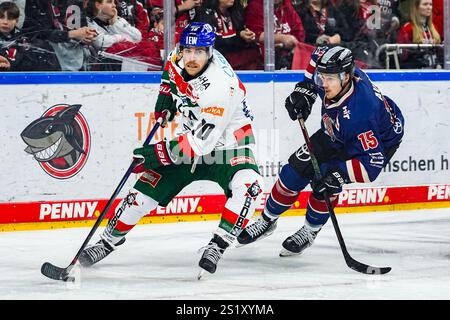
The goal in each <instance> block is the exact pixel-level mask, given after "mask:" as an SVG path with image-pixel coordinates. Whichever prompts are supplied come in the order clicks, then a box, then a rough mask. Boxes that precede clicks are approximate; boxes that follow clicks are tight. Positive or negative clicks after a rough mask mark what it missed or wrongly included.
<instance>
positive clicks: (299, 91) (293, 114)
mask: <svg viewBox="0 0 450 320" xmlns="http://www.w3.org/2000/svg"><path fill="white" fill-rule="evenodd" d="M316 99H317V93H316V88H315V86H314V85H313V84H312V83H309V82H304V81H303V82H299V83H297V84H296V85H295V89H294V91H293V92H292V93H291V94H290V95H289V97H287V98H286V102H285V105H284V106H285V107H286V109H287V112H288V113H289V117H290V118H291V119H292V120H297V119H298V118H300V117H301V118H303V120H305V121H306V119H307V118H308V117H309V115H310V113H311V108H312V106H313V104H314V102H315V101H316Z"/></svg>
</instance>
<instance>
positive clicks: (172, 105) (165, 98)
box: [155, 93, 177, 128]
mask: <svg viewBox="0 0 450 320" xmlns="http://www.w3.org/2000/svg"><path fill="white" fill-rule="evenodd" d="M164 110H167V111H169V118H168V119H166V120H164V122H163V123H162V124H161V127H163V128H164V127H165V126H166V125H167V122H170V121H172V120H173V118H174V117H175V114H176V113H177V106H176V101H174V100H173V99H172V96H171V95H170V94H169V95H165V94H162V93H160V94H159V95H158V99H157V100H156V105H155V119H158V118H159V117H160V116H161V113H162V112H163V111H164Z"/></svg>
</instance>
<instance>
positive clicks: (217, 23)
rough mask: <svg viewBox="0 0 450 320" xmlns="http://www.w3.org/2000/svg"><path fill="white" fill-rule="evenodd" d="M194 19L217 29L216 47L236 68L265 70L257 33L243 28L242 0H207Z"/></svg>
mask: <svg viewBox="0 0 450 320" xmlns="http://www.w3.org/2000/svg"><path fill="white" fill-rule="evenodd" d="M195 20H196V21H199V22H206V23H209V24H210V25H211V26H213V27H214V29H215V33H216V41H215V45H214V48H215V49H217V50H218V51H219V52H220V53H222V54H223V55H224V56H225V58H226V59H227V60H228V62H229V63H230V65H231V66H232V67H233V69H235V70H258V69H263V65H262V62H261V56H260V51H259V47H258V45H257V42H256V37H255V33H254V32H253V31H251V30H250V29H248V28H246V27H245V25H244V8H243V7H242V5H241V2H240V1H239V0H206V1H205V2H204V3H203V6H202V8H201V10H200V12H199V14H198V16H197V17H196V18H195ZM255 57H257V58H255Z"/></svg>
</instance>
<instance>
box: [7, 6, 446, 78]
mask: <svg viewBox="0 0 450 320" xmlns="http://www.w3.org/2000/svg"><path fill="white" fill-rule="evenodd" d="M173 1H174V8H175V12H174V15H175V41H177V40H178V37H179V35H180V33H181V30H182V29H183V28H184V27H185V26H186V25H187V24H188V23H189V22H191V21H201V22H207V23H209V24H211V25H212V26H213V28H214V29H215V32H216V44H215V48H216V49H217V50H218V51H220V52H221V53H222V54H223V55H224V56H225V57H226V58H227V60H228V61H229V62H230V64H231V65H232V67H233V68H234V69H236V70H263V69H264V1H263V0H173ZM163 10H164V8H163V0H6V1H5V0H0V71H60V70H62V71H117V70H124V66H125V63H124V61H127V62H128V64H129V62H130V61H135V62H137V63H138V64H139V65H140V66H141V67H142V66H143V68H144V69H143V70H150V71H151V70H161V69H162V67H163V62H164V59H165V51H164V20H163V16H164V11H163ZM273 18H274V19H273V21H274V40H275V69H277V70H290V69H305V68H306V66H307V63H308V59H309V56H310V53H311V52H312V51H313V50H314V48H315V47H316V46H317V45H320V44H329V45H337V44H339V45H341V46H345V47H347V48H349V49H351V50H352V52H353V53H354V55H355V57H356V59H357V63H358V65H359V66H361V67H363V68H385V67H386V66H385V58H386V55H385V52H383V51H382V50H380V48H382V46H383V45H384V44H432V45H437V46H430V48H426V49H425V48H408V49H400V50H398V52H397V53H398V58H399V61H400V66H401V68H425V69H435V68H441V67H442V61H443V49H442V46H439V45H440V44H442V42H443V39H444V36H445V35H444V31H443V24H444V23H443V19H444V17H443V0H274V17H273ZM380 52H381V54H380ZM388 58H389V57H388Z"/></svg>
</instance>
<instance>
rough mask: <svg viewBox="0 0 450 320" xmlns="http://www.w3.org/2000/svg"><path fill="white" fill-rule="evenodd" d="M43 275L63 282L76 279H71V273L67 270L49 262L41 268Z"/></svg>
mask: <svg viewBox="0 0 450 320" xmlns="http://www.w3.org/2000/svg"><path fill="white" fill-rule="evenodd" d="M41 273H42V274H43V275H44V276H46V277H47V278H50V279H53V280H62V281H74V280H75V278H73V277H69V272H68V270H67V268H60V267H57V266H55V265H53V264H51V263H49V262H46V263H44V264H43V265H42V267H41Z"/></svg>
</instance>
